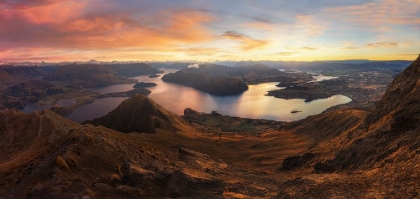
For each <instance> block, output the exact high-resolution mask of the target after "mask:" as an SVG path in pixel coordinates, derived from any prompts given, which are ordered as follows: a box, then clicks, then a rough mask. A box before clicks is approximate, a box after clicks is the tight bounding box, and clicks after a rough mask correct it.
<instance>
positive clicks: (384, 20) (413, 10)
mask: <svg viewBox="0 0 420 199" xmlns="http://www.w3.org/2000/svg"><path fill="white" fill-rule="evenodd" d="M325 11H326V12H327V13H331V14H332V15H333V16H331V17H334V19H338V20H341V21H343V22H345V23H352V24H357V25H359V26H363V27H373V28H375V29H377V28H378V27H381V28H382V29H385V30H386V29H387V27H386V26H387V25H392V24H395V25H414V26H417V27H418V26H420V18H419V17H418V13H419V12H420V1H418V0H404V1H399V0H382V1H378V2H372V3H366V4H362V5H354V6H344V7H330V8H327V9H325Z"/></svg>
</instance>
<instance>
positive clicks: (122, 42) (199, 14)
mask: <svg viewBox="0 0 420 199" xmlns="http://www.w3.org/2000/svg"><path fill="white" fill-rule="evenodd" d="M26 2H29V3H25V2H23V1H21V4H13V5H11V6H10V5H9V6H4V5H2V6H0V9H1V10H0V27H1V28H0V44H1V45H0V52H2V53H0V59H1V60H10V59H11V57H15V55H11V54H10V53H9V54H7V53H5V52H6V51H7V52H14V53H17V54H16V56H21V59H25V60H27V59H31V60H38V59H45V60H57V59H58V57H57V56H56V55H53V54H51V53H50V52H56V53H57V52H58V51H60V53H64V54H66V56H70V58H73V57H72V53H71V52H72V51H73V52H74V51H79V53H80V51H104V50H110V49H112V50H114V51H116V52H118V50H119V49H123V48H125V49H124V50H123V51H126V48H140V47H141V48H142V49H143V50H144V49H148V50H150V49H157V48H159V49H160V51H163V52H165V51H169V50H172V48H173V46H176V45H179V44H195V43H200V42H206V41H209V40H211V39H214V35H213V32H212V31H211V30H210V29H208V28H207V27H206V26H205V24H206V23H208V22H211V21H213V20H215V17H214V16H213V15H211V14H210V13H207V12H203V11H195V10H185V9H167V10H160V11H159V12H158V13H154V14H153V15H151V16H150V15H147V14H144V15H141V14H139V11H138V10H118V9H115V10H112V9H111V10H110V11H106V12H105V11H103V12H101V11H97V12H89V13H84V12H83V10H86V9H87V8H88V7H89V6H92V5H89V4H88V2H89V1H54V2H53V1H48V0H43V1H41V0H36V1H34V2H32V3H30V1H26ZM98 6H100V5H98ZM99 10H101V9H99ZM21 49H31V50H30V51H29V52H23V51H22V50H21ZM35 49H38V50H37V51H38V52H37V53H39V56H31V55H30V54H31V53H33V52H35ZM52 49H54V50H52ZM129 51H130V50H129ZM65 52H70V53H65ZM6 54H7V55H6ZM87 54H89V53H87ZM76 59H77V58H76Z"/></svg>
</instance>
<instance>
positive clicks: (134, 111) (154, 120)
mask: <svg viewBox="0 0 420 199" xmlns="http://www.w3.org/2000/svg"><path fill="white" fill-rule="evenodd" d="M85 123H89V124H93V125H103V126H105V127H108V128H111V129H114V130H117V131H120V132H124V133H129V132H141V133H154V132H155V129H156V128H162V129H167V130H172V131H176V130H177V129H178V128H179V126H180V125H181V124H182V123H183V121H182V119H181V118H179V117H178V116H177V115H175V114H173V113H171V112H169V111H167V110H165V109H164V108H163V107H161V106H160V105H158V104H156V102H154V101H153V100H151V99H150V98H148V97H146V96H144V95H134V96H133V97H131V98H129V99H127V100H124V101H123V102H122V103H121V104H120V105H119V106H118V107H117V108H115V109H114V110H113V111H111V112H110V113H109V114H107V115H105V116H103V117H101V118H96V119H93V120H92V121H86V122H85Z"/></svg>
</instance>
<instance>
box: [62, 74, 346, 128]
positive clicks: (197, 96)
mask: <svg viewBox="0 0 420 199" xmlns="http://www.w3.org/2000/svg"><path fill="white" fill-rule="evenodd" d="M164 71H165V73H171V72H175V71H176V70H173V69H164ZM135 79H137V80H138V81H139V82H152V83H156V84H157V86H155V87H150V88H148V89H149V90H150V91H152V93H151V94H150V95H149V97H150V98H152V99H153V100H154V101H156V102H157V103H158V104H160V105H161V106H163V107H164V108H166V109H168V110H169V111H172V112H174V113H176V114H178V115H183V111H184V109H185V108H192V109H195V110H197V111H200V112H207V113H208V112H211V111H217V112H219V113H221V114H224V115H231V116H238V117H247V118H264V119H272V120H280V121H292V120H299V119H302V118H305V117H307V116H309V115H314V114H318V113H321V112H322V111H324V110H325V109H327V108H329V107H331V106H335V105H339V104H344V103H348V102H350V101H351V99H350V98H348V97H346V96H343V95H335V96H332V97H330V98H327V99H320V100H314V101H312V102H309V103H305V102H304V100H303V99H291V100H285V99H279V98H274V97H271V96H266V94H267V91H269V90H275V89H279V88H278V87H276V85H277V84H278V83H277V82H271V83H264V84H258V85H250V86H249V90H248V91H245V92H244V93H242V94H240V95H235V96H212V95H210V94H207V93H203V92H201V91H199V90H195V89H192V88H189V87H185V86H181V85H177V84H173V83H165V82H163V81H162V80H161V77H158V78H149V77H148V76H139V77H135ZM133 85H134V84H123V85H114V86H108V87H103V88H95V89H89V90H93V91H97V92H100V93H111V92H121V91H128V90H131V89H133ZM124 99H127V98H123V97H119V98H106V99H100V100H96V101H95V102H94V103H92V104H88V105H85V106H82V107H79V108H78V109H76V110H75V111H74V112H73V113H72V114H70V115H69V116H68V118H69V119H71V120H73V121H76V122H81V121H84V120H87V119H93V118H95V117H101V116H103V115H105V114H107V113H108V112H109V111H111V110H113V109H114V108H116V107H117V106H118V105H119V104H120V103H121V102H122V101H123V100H124ZM293 110H299V111H302V112H299V113H291V111H293Z"/></svg>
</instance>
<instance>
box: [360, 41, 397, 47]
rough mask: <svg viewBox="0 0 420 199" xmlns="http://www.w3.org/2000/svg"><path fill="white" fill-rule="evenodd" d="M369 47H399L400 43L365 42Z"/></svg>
mask: <svg viewBox="0 0 420 199" xmlns="http://www.w3.org/2000/svg"><path fill="white" fill-rule="evenodd" d="M365 46H366V47H368V48H388V47H397V46H398V43H395V42H376V43H368V44H365Z"/></svg>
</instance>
